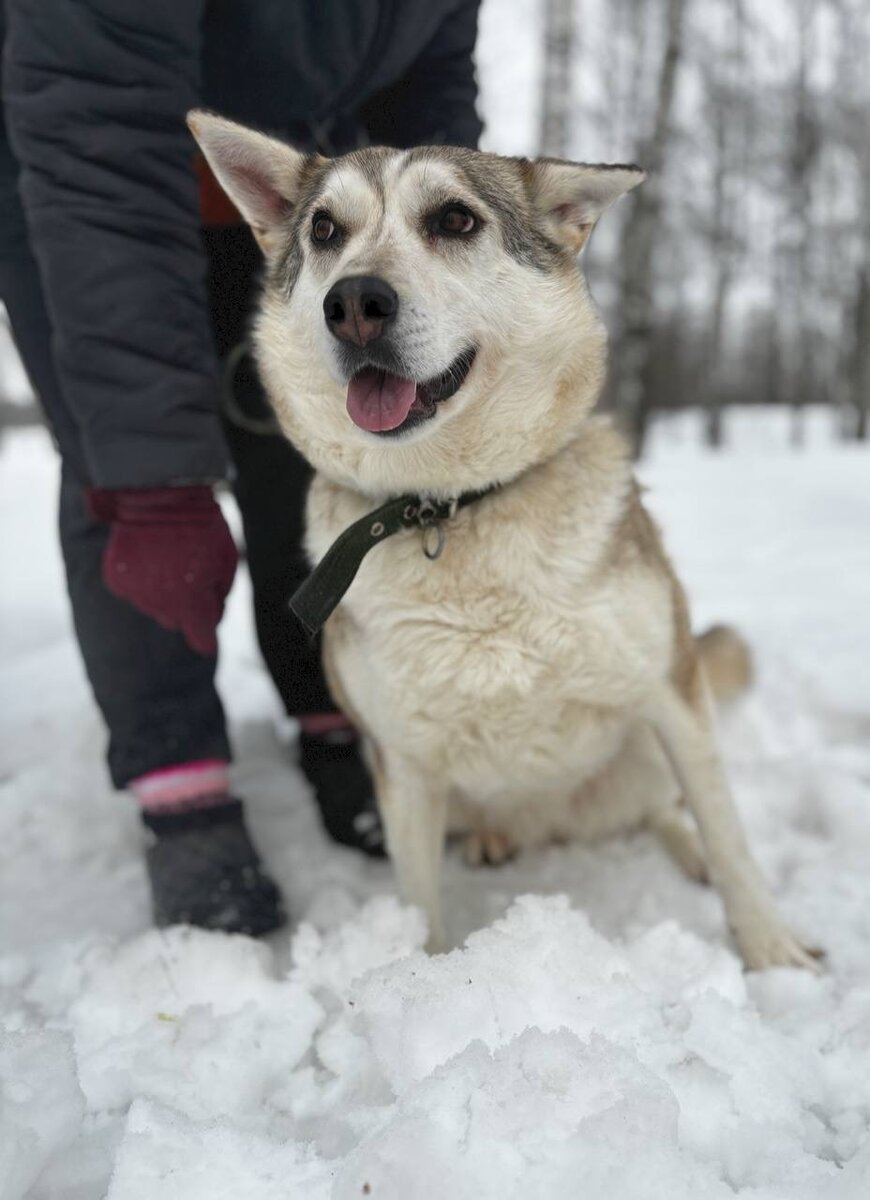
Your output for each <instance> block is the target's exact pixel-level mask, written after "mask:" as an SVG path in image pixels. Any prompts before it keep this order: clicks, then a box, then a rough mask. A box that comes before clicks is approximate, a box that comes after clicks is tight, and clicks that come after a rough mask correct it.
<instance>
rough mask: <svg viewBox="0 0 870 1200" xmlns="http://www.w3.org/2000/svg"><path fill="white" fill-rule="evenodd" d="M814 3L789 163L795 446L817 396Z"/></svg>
mask: <svg viewBox="0 0 870 1200" xmlns="http://www.w3.org/2000/svg"><path fill="white" fill-rule="evenodd" d="M814 15H815V8H814V0H800V3H799V4H798V12H797V19H798V47H799V58H798V69H797V75H796V77H795V93H794V116H793V118H792V140H791V149H790V153H789V157H788V174H787V183H788V197H789V204H788V219H787V226H786V242H785V245H784V254H785V264H784V265H785V289H784V293H783V296H782V311H783V316H784V318H785V323H786V328H785V330H784V360H785V364H786V376H787V377H786V386H787V388H788V392H789V396H790V400H791V407H792V428H791V441H792V444H793V445H795V446H800V445H802V444H803V440H804V407H805V405H806V404H807V402H808V400H809V399H810V398H811V394H812V392H813V381H812V378H811V376H812V363H813V352H812V343H813V340H814V339H813V331H812V329H811V328H810V323H809V320H808V315H807V313H808V306H807V298H808V295H809V292H810V291H811V281H810V279H809V247H810V245H811V241H812V176H813V169H814V167H815V165H816V161H817V157H818V151H819V135H818V129H817V125H816V117H815V114H814V112H813V111H812V100H811V96H810V90H809V84H808V75H809V56H810V45H811V34H812V24H813V19H814Z"/></svg>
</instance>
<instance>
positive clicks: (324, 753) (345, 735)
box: [299, 729, 386, 858]
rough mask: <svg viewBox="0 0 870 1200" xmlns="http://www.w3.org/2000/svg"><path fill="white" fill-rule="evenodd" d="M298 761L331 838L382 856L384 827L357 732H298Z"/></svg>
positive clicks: (384, 852)
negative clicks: (312, 791) (312, 790)
mask: <svg viewBox="0 0 870 1200" xmlns="http://www.w3.org/2000/svg"><path fill="white" fill-rule="evenodd" d="M299 766H300V767H301V768H302V771H303V772H304V774H305V777H306V778H307V780H308V782H309V783H310V784H311V786H312V788H313V789H314V795H315V798H316V800H317V805H318V807H319V809H320V816H321V819H322V820H323V825H324V827H325V829H326V832H327V833H328V834H329V836H330V837H331V838H332V840H333V841H334V842H340V843H341V844H342V845H343V846H352V847H353V849H354V850H362V852H363V854H367V855H369V857H370V858H383V857H384V856H385V854H386V850H385V848H384V831H383V827H382V825H381V818H380V815H379V813H378V809H377V805H376V803H375V797H374V790H373V788H372V780H371V776H370V775H369V772H368V768H367V767H366V765H365V763H364V762H363V758H362V754H361V753H360V744H359V737H358V735H357V734H356V733H355V732H354V731H353V730H348V729H337V730H333V731H331V732H329V733H322V734H309V733H303V734H300V736H299Z"/></svg>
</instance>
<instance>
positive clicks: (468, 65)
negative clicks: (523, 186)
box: [0, 0, 481, 487]
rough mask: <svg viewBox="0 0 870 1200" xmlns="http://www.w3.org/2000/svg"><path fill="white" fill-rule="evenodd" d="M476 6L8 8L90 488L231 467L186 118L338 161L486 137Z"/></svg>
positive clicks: (46, 275)
mask: <svg viewBox="0 0 870 1200" xmlns="http://www.w3.org/2000/svg"><path fill="white" fill-rule="evenodd" d="M478 3H479V0H208V2H206V0H6V9H5V11H6V38H5V49H4V70H3V96H4V106H5V118H6V122H7V127H8V131H9V137H10V141H11V143H12V148H13V150H14V153H15V157H16V158H17V160H18V163H19V166H20V180H19V190H20V195H21V198H22V200H23V204H24V209H25V214H26V217H27V224H28V228H29V231H30V240H31V243H32V246H33V250H34V253H35V255H36V258H37V260H38V263H39V267H40V272H41V275H42V280H43V285H44V289H45V294H46V299H47V304H48V308H49V311H50V314H51V318H52V322H53V327H54V345H55V359H56V365H57V369H58V373H59V377H60V382H61V387H62V390H63V394H64V398H65V401H66V404H67V405H68V407H69V408H70V410H71V412H72V415H73V417H74V419H75V421H76V422H77V424H78V427H79V430H80V434H81V439H82V443H83V447H84V452H85V457H86V462H87V469H88V473H89V475H90V477H91V478H92V480H93V482H94V483H96V484H98V485H100V486H104V487H117V486H124V485H126V486H148V485H152V484H160V483H165V482H170V481H175V480H184V479H209V478H215V477H218V476H220V475H222V474H223V473H224V469H225V451H224V446H223V440H222V437H221V433H220V428H219V424H218V420H217V415H216V394H217V387H216V363H215V353H214V348H213V345H212V338H211V334H210V330H209V326H208V318H207V309H206V300H205V283H204V276H205V264H204V258H203V251H202V247H201V241H200V234H199V217H198V207H197V192H196V184H195V178H194V173H193V171H192V156H193V144H192V141H191V139H190V137H189V135H188V133H187V130H186V128H185V125H184V114H185V113H186V112H187V110H188V109H190V108H193V107H195V106H197V105H201V104H205V105H207V106H209V107H211V108H214V109H216V110H218V111H220V112H222V113H225V114H226V115H228V116H233V117H235V118H237V119H239V120H242V121H245V122H248V123H250V124H255V125H258V126H260V127H262V128H266V129H268V130H272V131H274V132H276V133H280V134H282V135H284V136H286V137H288V138H290V139H292V140H293V141H294V142H295V143H296V144H297V145H302V146H304V147H306V148H310V147H314V146H317V147H318V148H320V149H322V150H324V151H325V152H327V153H335V152H340V151H342V150H346V149H349V148H351V147H352V146H353V145H356V144H359V143H360V142H361V141H366V140H371V141H376V142H385V143H388V144H393V145H397V146H407V145H413V144H415V143H420V142H439V141H442V142H450V143H458V144H462V145H475V144H476V142H477V139H478V136H479V134H480V128H481V127H480V122H479V121H478V118H477V115H476V112H475V96H476V89H475V82H474V69H473V61H472V51H473V47H474V41H475V34H476V23H477V8H478ZM9 161H10V162H11V161H12V160H11V159H10V160H9ZM13 165H14V164H13ZM2 182H4V183H5V182H6V181H2ZM20 236H21V235H20V228H17V227H16V226H15V223H14V222H7V223H6V224H5V228H3V229H0V253H2V252H3V250H4V248H3V246H2V241H3V239H4V238H8V237H20Z"/></svg>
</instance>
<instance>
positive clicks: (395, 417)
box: [347, 367, 417, 433]
mask: <svg viewBox="0 0 870 1200" xmlns="http://www.w3.org/2000/svg"><path fill="white" fill-rule="evenodd" d="M416 395H417V385H416V383H414V381H413V379H402V378H400V376H398V375H389V374H387V372H386V371H377V370H375V368H374V367H367V368H366V370H365V371H360V373H359V375H354V377H353V379H352V380H351V381H350V383H349V384H348V385H347V411H348V415H349V416H350V419H351V420H352V421H353V423H354V424H355V425H359V427H360V429H367V430H368V431H369V432H370V433H382V432H383V431H384V430H385V429H395V428H396V427H397V426H398V425H401V424H402V422H403V421H404V419H405V417H407V415H408V413H409V412H410V411H411V405H412V404H413V403H414V399H415V397H416Z"/></svg>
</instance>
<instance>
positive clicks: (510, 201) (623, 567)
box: [188, 111, 815, 968]
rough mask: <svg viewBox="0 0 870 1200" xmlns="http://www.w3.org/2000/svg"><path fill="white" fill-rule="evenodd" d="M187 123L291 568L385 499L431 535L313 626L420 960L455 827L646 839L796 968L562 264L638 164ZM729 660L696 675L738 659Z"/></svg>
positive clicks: (388, 558)
mask: <svg viewBox="0 0 870 1200" xmlns="http://www.w3.org/2000/svg"><path fill="white" fill-rule="evenodd" d="M188 123H189V125H190V128H191V130H192V132H193V134H194V136H195V138H196V140H197V141H198V143H199V145H200V147H201V149H202V151H203V153H204V155H205V157H206V159H207V160H208V162H209V164H210V166H211V169H212V171H213V172H214V174H215V176H216V177H217V179H218V181H219V182H220V183H221V185H222V186H223V188H224V189H225V191H226V192H227V193H228V195H229V196H230V198H231V199H232V200H233V201H234V203H235V204H236V206H237V208H238V209H239V211H240V212H241V214H242V215H243V217H244V218H245V219H246V220H247V222H248V223H249V225H250V227H251V229H252V231H253V233H254V235H255V237H256V239H257V241H258V242H259V244H260V246H261V248H262V250H263V254H264V257H265V277H264V288H263V295H262V301H261V304H260V307H259V311H258V315H257V318H256V321H255V327H254V342H255V347H256V356H257V361H258V365H259V370H260V373H261V377H262V379H263V381H264V385H265V387H266V390H267V392H268V394H269V397H270V400H271V403H272V405H273V407H274V409H275V412H276V414H277V417H278V420H279V422H280V424H281V426H282V428H283V429H284V431H285V433H286V434H287V436H288V437H289V438H290V439H291V440H292V441H293V442H294V443H295V445H296V446H297V447H298V448H299V449H300V450H301V452H302V453H303V454H304V455H305V456H306V457H307V458H308V459H309V461H310V462H311V463H312V464H313V465H314V467H315V471H316V474H315V478H314V481H313V483H312V487H311V492H310V498H309V501H308V511H307V548H308V552H309V554H310V557H311V559H312V561H313V562H314V563H317V562H319V561H320V560H321V559H323V558H324V556H325V555H326V554H327V551H328V550H329V548H330V547H331V546H332V545H333V544H334V543H335V542H336V539H337V538H339V536H340V535H342V534H343V532H344V531H345V530H347V529H348V528H349V527H351V526H354V525H355V523H358V522H359V523H361V527H364V526H365V522H366V520H368V519H369V518H370V517H371V518H374V517H376V516H377V511H380V510H377V511H376V512H375V513H372V510H373V509H376V508H377V506H379V505H383V504H384V503H385V502H387V501H390V500H391V499H394V498H397V497H408V496H410V497H416V498H417V499H418V500H419V501H420V502H421V504H422V507H423V509H425V510H426V511H427V512H429V513H430V515H431V514H432V513H433V512H434V513H435V514H436V517H437V519H432V520H430V522H429V523H428V524H427V523H425V522H423V521H422V520H421V521H420V525H421V526H422V528H421V529H420V530H419V531H418V532H416V533H415V532H413V530H409V529H407V528H406V529H403V530H402V531H401V532H399V533H398V534H397V536H390V537H384V540H383V542H382V543H381V544H379V545H377V546H376V548H375V549H374V551H373V552H372V553H370V554H368V555H367V556H366V558H365V561H363V562H362V563H361V566H360V567H359V572H358V575H357V577H356V579H355V580H354V582H353V583H352V585H351V586H350V587H349V589H348V590H347V592H346V594H345V595H344V597H343V599H342V600H341V602H340V603H339V604H338V607H337V608H336V609H335V611H334V612H333V614H332V615H331V617H330V618H329V620H328V621H327V622H326V627H325V630H324V662H325V666H326V670H327V675H328V679H329V681H330V684H331V686H332V688H333V692H334V695H335V696H336V698H337V700H338V701H339V703H340V705H341V707H342V708H343V709H344V711H345V712H346V713H347V714H348V716H349V717H350V718H351V719H352V720H353V721H354V722H355V724H356V725H357V726H358V727H359V728H360V729H361V730H362V731H363V733H364V735H365V738H366V742H367V745H368V750H369V753H370V762H371V766H372V772H373V777H374V780H375V787H376V792H377V799H378V803H379V807H380V811H381V814H382V818H383V821H384V826H385V831H386V835H387V843H388V847H389V851H390V855H391V858H392V860H393V863H394V866H395V870H396V874H397V877H398V884H399V889H400V892H401V895H402V897H403V899H404V900H405V901H406V902H409V903H412V904H416V905H418V906H419V907H420V908H421V909H423V911H424V913H425V914H426V916H427V919H428V922H429V931H430V942H429V945H430V948H432V949H438V948H441V947H443V945H444V930H443V924H442V915H441V899H440V873H441V870H440V869H441V860H442V855H443V847H444V843H445V837H446V833H447V831H448V829H449V828H454V829H455V828H461V829H464V830H465V832H466V835H467V838H468V846H469V853H470V856H471V857H472V858H473V859H474V860H476V861H483V860H489V861H498V860H500V859H501V858H503V857H505V856H506V855H507V854H508V853H510V852H511V851H512V850H513V849H514V848H517V847H522V846H527V845H531V844H536V843H541V842H544V841H547V840H549V839H552V838H560V839H567V838H583V839H591V838H599V837H603V836H605V835H609V834H613V833H616V832H618V831H621V830H626V829H630V828H632V827H637V826H640V825H646V826H648V827H650V828H652V829H653V830H655V832H656V833H657V834H658V835H659V836H660V838H661V840H662V842H663V844H664V846H665V847H666V848H667V850H668V851H669V852H670V854H671V855H672V857H673V858H674V859H675V860H676V862H677V863H678V864H679V865H680V866H681V867H682V868H683V870H685V871H686V872H687V874H688V875H690V876H691V877H693V878H696V879H702V878H709V880H710V881H711V882H712V883H713V884H714V885H715V886H716V887H717V888H718V890H719V893H720V895H721V897H722V901H723V903H724V908H725V914H726V917H727V921H728V924H729V927H730V929H731V932H732V934H733V937H734V940H735V942H736V945H737V948H738V950H739V952H740V954H741V955H742V957H743V961H744V963H745V964H746V966H747V967H749V968H763V967H769V966H773V965H777V964H779V965H797V966H803V967H809V968H813V967H814V965H815V964H814V959H813V952H811V951H810V950H808V949H807V948H805V947H804V946H802V945H801V944H800V943H799V942H798V940H797V939H796V938H795V937H794V936H793V935H792V934H791V933H790V932H789V930H788V929H787V928H786V927H785V925H784V924H783V922H782V920H781V918H780V917H779V915H778V914H777V912H776V909H775V907H774V903H773V900H772V898H771V896H770V893H769V891H768V889H767V886H766V885H765V883H764V881H763V879H762V876H761V873H760V871H759V869H758V867H757V866H756V864H755V862H754V860H753V858H752V856H751V854H750V851H749V848H748V846H747V843H746V839H745V836H744V833H743V831H742V829H741V825H740V822H739V819H738V816H737V813H736V811H735V808H734V804H733V802H732V799H731V796H730V793H729V789H728V784H727V781H726V778H725V775H724V773H723V769H722V764H721V762H720V759H719V755H718V753H717V749H716V745H715V741H714V732H713V726H712V718H711V707H710V700H709V698H708V689H707V684H706V681H705V677H704V667H703V663H702V660H701V655H700V652H699V647H698V644H697V643H696V641H695V639H694V638H693V636H692V633H691V629H690V624H689V615H688V609H687V604H686V599H685V596H684V593H683V590H682V588H681V586H680V583H679V581H678V579H677V577H676V575H675V573H674V570H673V568H672V566H671V564H670V562H669V560H668V557H667V555H666V553H665V551H664V549H663V547H662V543H661V540H660V536H659V533H658V531H657V529H656V527H655V525H654V524H653V522H652V520H651V519H650V517H649V515H648V514H647V512H646V509H645V508H644V505H643V502H642V498H641V494H640V490H639V488H638V485H637V483H636V482H635V480H634V477H633V473H632V467H631V463H630V460H629V455H628V453H627V450H626V446H625V445H624V443H623V440H622V439H621V437H620V436H619V435H618V434H617V432H616V431H615V430H614V429H613V428H612V427H611V424H610V422H609V421H608V420H607V419H606V418H604V417H602V416H600V415H597V414H596V413H595V412H594V411H593V409H594V408H595V404H596V401H597V399H598V397H599V394H600V392H601V389H602V386H603V382H604V377H605V365H606V341H605V333H604V329H603V326H602V322H601V320H600V318H599V316H598V314H597V310H596V309H595V307H594V305H593V303H592V301H591V299H590V296H589V293H588V290H587V287H586V284H585V282H584V278H583V276H582V274H581V272H580V270H579V267H578V264H577V256H578V254H579V251H580V250H581V249H582V247H583V245H584V243H585V242H586V240H587V238H588V236H589V233H590V231H591V229H592V227H593V226H594V224H595V222H596V221H597V220H598V218H599V216H600V215H601V214H602V212H603V211H604V210H605V209H606V208H607V207H608V206H609V205H610V204H612V203H613V202H614V201H616V200H617V199H618V198H619V197H620V196H621V195H623V194H624V193H625V192H627V191H628V190H630V189H631V188H633V187H635V186H636V185H638V184H639V183H641V181H642V180H643V178H644V173H643V171H642V170H641V169H640V168H638V167H635V166H624V165H612V166H611V165H598V166H590V165H585V164H578V163H573V162H565V161H561V160H553V159H537V160H526V159H518V158H503V157H500V156H497V155H493V154H487V153H480V152H476V151H472V150H467V149H461V148H450V147H444V146H437V147H420V148H416V149H412V150H392V149H385V148H382V147H372V148H367V149H362V150H358V151H354V152H352V153H350V154H347V155H345V156H343V157H340V158H336V159H334V160H330V159H325V158H323V157H320V156H319V155H312V154H303V153H301V152H299V151H297V150H295V149H293V148H291V147H290V146H287V145H285V144H283V143H281V142H280V141H277V140H274V139H272V138H270V137H267V136H266V135H264V134H262V133H259V132H257V131H254V130H250V129H246V128H244V127H241V126H238V125H236V124H234V123H232V122H230V121H227V120H224V119H222V118H220V117H218V116H216V115H213V114H210V113H207V112H203V111H195V112H193V113H191V114H190V116H189V118H188ZM408 511H409V512H411V514H412V515H413V514H414V513H415V512H417V509H416V508H415V507H414V506H410V507H409V509H408ZM276 519H280V514H276ZM379 526H381V527H382V526H383V522H382V521H379V520H375V519H372V521H371V530H372V537H373V538H374V537H375V535H376V533H377V532H378V528H379ZM380 532H381V533H383V532H384V530H383V528H381V530H380ZM729 640H730V642H731V643H732V647H731V648H732V653H730V655H729V653H728V652H727V644H728V643H729ZM733 642H734V637H733V635H732V636H731V637H730V639H729V635H727V634H722V633H721V632H720V636H719V637H718V638H716V639H714V643H715V644H713V645H712V646H710V647H708V649H709V650H712V651H714V653H711V654H709V655H708V657H710V658H711V661H713V660H715V658H716V657H717V655H719V656H721V654H722V653H723V645H725V646H726V652H725V658H726V659H727V660H729V661H731V660H733V659H734V658H735V654H736V658H737V659H738V660H739V658H740V654H739V652H737V651H734V646H733ZM683 806H685V809H687V810H688V813H687V814H686V813H685V811H684V807H683ZM687 816H690V817H691V818H693V819H694V827H693V826H692V824H690V823H689V821H688V820H687V819H686V817H687Z"/></svg>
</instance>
